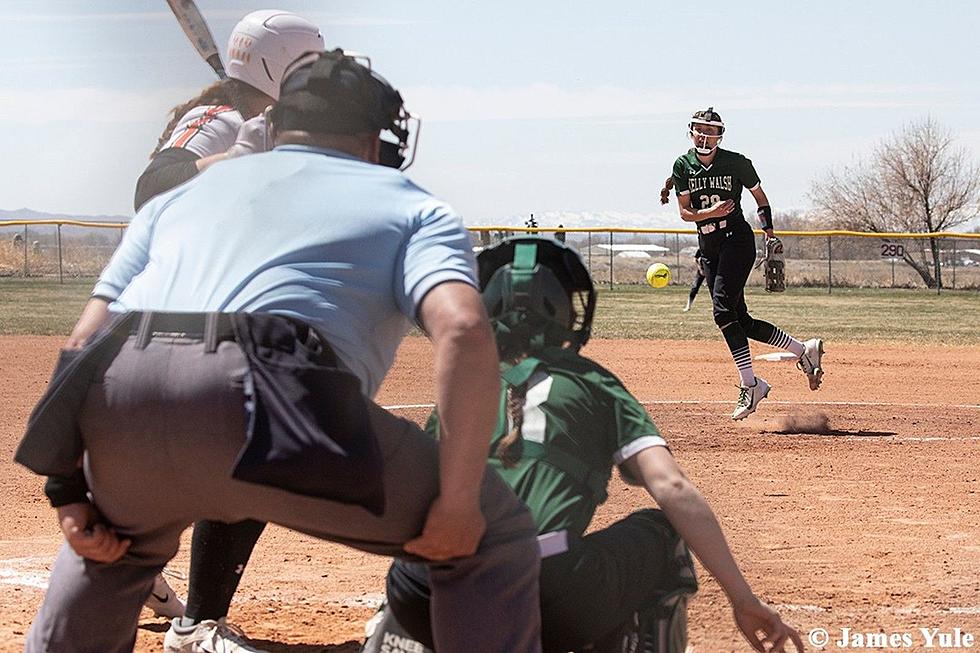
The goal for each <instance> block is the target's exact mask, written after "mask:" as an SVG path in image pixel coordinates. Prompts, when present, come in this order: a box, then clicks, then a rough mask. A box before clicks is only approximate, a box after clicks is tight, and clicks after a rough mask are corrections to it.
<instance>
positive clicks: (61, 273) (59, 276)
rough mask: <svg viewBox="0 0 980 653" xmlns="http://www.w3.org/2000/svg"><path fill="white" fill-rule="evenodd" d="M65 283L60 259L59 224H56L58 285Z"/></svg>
mask: <svg viewBox="0 0 980 653" xmlns="http://www.w3.org/2000/svg"><path fill="white" fill-rule="evenodd" d="M64 282H65V273H64V268H63V267H62V258H61V223H60V222H59V223H58V283H64Z"/></svg>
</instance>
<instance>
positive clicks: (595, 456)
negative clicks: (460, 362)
mask: <svg viewBox="0 0 980 653" xmlns="http://www.w3.org/2000/svg"><path fill="white" fill-rule="evenodd" d="M501 372H502V375H503V379H504V380H503V381H502V383H501V392H500V412H499V416H498V419H497V425H496V428H495V429H494V434H493V439H492V441H491V445H490V451H491V452H493V451H495V450H496V447H497V443H498V442H499V441H500V440H501V439H502V438H503V437H504V436H505V435H507V433H508V432H509V431H510V430H511V426H512V425H511V423H510V417H509V415H508V414H507V410H506V406H507V387H508V385H509V384H510V383H514V384H515V385H519V384H520V383H521V382H523V381H526V382H527V394H526V399H525V402H524V416H523V417H524V421H523V425H522V428H521V432H522V434H523V442H522V446H523V449H522V454H521V458H520V460H518V461H517V464H516V465H515V466H514V467H511V468H506V467H504V466H503V464H502V463H501V462H500V460H498V459H497V458H495V457H491V458H490V461H489V463H490V466H491V467H493V468H494V469H496V470H497V472H498V473H499V474H500V475H501V476H502V477H503V479H504V480H505V481H506V482H507V484H508V485H510V486H511V488H513V490H514V492H515V493H516V494H517V496H518V497H520V498H521V500H522V501H524V503H525V504H527V506H528V508H530V510H531V514H532V515H533V516H534V521H535V523H536V524H537V525H538V532H539V533H550V532H552V531H557V530H561V529H567V530H568V532H569V535H571V536H579V535H581V534H582V533H583V532H584V531H585V529H586V527H587V526H588V525H589V522H590V521H591V520H592V516H593V514H594V513H595V510H596V508H597V507H598V506H599V505H600V504H601V503H602V502H603V501H605V499H606V485H607V484H608V482H609V479H610V477H611V475H612V467H613V465H619V464H621V463H622V462H623V461H625V460H627V459H628V458H630V457H632V456H633V455H635V454H636V453H638V452H639V451H641V450H643V449H646V448H648V447H653V446H667V443H666V442H665V441H664V439H663V437H662V436H661V435H660V432H659V431H658V430H657V427H656V426H655V425H654V423H653V422H652V421H651V419H650V417H649V415H647V412H646V410H645V409H644V408H643V406H641V405H640V403H639V402H638V401H637V400H636V399H635V398H634V397H633V396H632V395H631V394H630V393H629V391H627V390H626V388H624V387H623V384H622V383H621V382H620V381H619V379H617V378H616V376H615V375H614V374H612V373H611V372H609V371H608V370H606V369H604V368H603V367H602V366H600V365H599V364H597V363H595V362H593V361H591V360H589V359H587V358H583V357H582V356H579V355H578V354H576V353H575V352H572V351H570V350H568V349H561V348H558V347H551V348H547V349H545V350H543V351H542V352H539V353H538V355H537V356H536V357H535V358H530V359H527V360H525V361H524V362H522V363H521V364H519V365H518V366H513V365H508V364H501ZM515 373H516V375H515ZM426 428H427V430H429V432H430V433H433V434H435V433H436V432H437V430H438V417H437V416H436V414H435V413H433V414H432V416H431V417H430V418H429V423H428V425H427V426H426Z"/></svg>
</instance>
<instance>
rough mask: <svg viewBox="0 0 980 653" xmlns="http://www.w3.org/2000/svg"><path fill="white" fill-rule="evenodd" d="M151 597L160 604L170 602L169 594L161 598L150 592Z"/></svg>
mask: <svg viewBox="0 0 980 653" xmlns="http://www.w3.org/2000/svg"><path fill="white" fill-rule="evenodd" d="M150 595H151V596H152V597H153V598H155V599H156V600H157V601H159V602H160V603H166V602H167V601H169V600H170V595H169V594H164V595H163V596H160V595H159V594H157V593H156V592H150Z"/></svg>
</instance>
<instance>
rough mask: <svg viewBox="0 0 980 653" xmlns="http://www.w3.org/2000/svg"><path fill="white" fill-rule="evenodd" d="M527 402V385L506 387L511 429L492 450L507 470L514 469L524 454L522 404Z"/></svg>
mask: <svg viewBox="0 0 980 653" xmlns="http://www.w3.org/2000/svg"><path fill="white" fill-rule="evenodd" d="M526 400H527V383H522V384H521V385H518V386H507V416H508V417H509V418H510V423H511V424H512V427H511V429H510V432H508V433H507V435H505V436H504V437H503V438H501V440H500V442H498V443H497V448H496V449H495V450H494V455H495V456H496V457H497V458H498V459H499V460H500V462H501V463H502V464H503V466H504V467H505V468H507V469H510V468H511V467H514V466H515V465H516V464H517V462H518V461H519V460H520V459H521V454H522V453H524V433H523V431H522V429H523V427H524V402H525V401H526Z"/></svg>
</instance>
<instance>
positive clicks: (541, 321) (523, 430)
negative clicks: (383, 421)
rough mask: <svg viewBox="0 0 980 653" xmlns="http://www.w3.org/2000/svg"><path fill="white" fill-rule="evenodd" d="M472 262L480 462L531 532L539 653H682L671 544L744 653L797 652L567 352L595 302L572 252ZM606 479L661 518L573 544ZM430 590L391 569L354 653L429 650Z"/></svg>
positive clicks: (632, 409) (593, 367)
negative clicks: (492, 375)
mask: <svg viewBox="0 0 980 653" xmlns="http://www.w3.org/2000/svg"><path fill="white" fill-rule="evenodd" d="M478 263H479V277H480V287H481V289H482V292H483V302H484V304H485V305H486V307H487V310H488V312H489V314H490V320H491V323H492V324H493V327H494V331H495V334H496V339H497V348H498V351H499V352H500V357H501V361H502V363H501V373H502V375H501V376H502V381H501V386H500V414H499V415H498V418H497V426H496V428H495V430H494V435H493V438H492V440H491V445H490V451H491V452H492V453H491V455H490V460H489V463H490V466H491V467H493V468H494V469H495V470H496V471H497V472H498V473H499V474H500V475H501V476H502V477H503V479H504V480H505V481H506V482H507V484H508V485H510V486H511V487H512V488H513V489H514V491H515V492H516V493H517V495H518V497H520V498H521V499H522V500H523V501H524V502H525V503H526V504H527V505H528V507H529V508H530V509H531V514H532V515H533V516H534V519H535V522H536V524H537V526H538V532H539V533H540V535H539V537H538V540H539V545H540V548H541V554H542V558H543V559H542V563H541V581H540V582H541V620H542V645H543V650H544V651H552V652H555V653H559V652H567V651H572V650H574V651H593V652H596V653H600V652H601V653H613V652H616V653H622V652H624V651H635V652H636V653H661V652H663V653H666V652H674V651H677V652H683V651H684V650H685V648H686V644H687V628H686V605H687V598H688V597H689V596H690V595H691V594H693V593H694V592H696V591H697V581H696V579H695V575H694V567H693V565H692V564H691V559H690V555H689V554H688V551H687V546H686V545H685V542H687V543H688V544H690V547H691V549H693V550H694V552H695V553H696V554H697V555H698V557H699V558H700V559H701V561H702V562H703V563H704V566H705V567H707V569H708V570H709V571H710V572H711V573H712V574H713V575H714V576H715V578H716V579H717V580H718V582H719V583H720V584H721V585H722V587H723V588H724V589H725V592H726V594H727V596H728V597H729V600H731V602H732V607H733V609H734V616H735V621H736V623H737V624H738V627H739V629H740V630H741V631H742V633H743V634H744V635H745V637H746V638H747V639H748V641H749V642H750V643H751V644H752V646H753V648H755V650H757V651H764V650H769V651H776V652H779V651H783V650H785V646H786V643H787V641H792V642H794V643H795V645H796V648H797V650H803V647H802V643H801V642H800V639H799V635H798V634H797V633H796V631H795V630H794V629H793V628H791V627H790V626H788V625H786V624H785V623H783V621H782V620H781V619H780V617H779V615H778V614H777V613H776V612H774V611H773V610H772V609H771V608H769V607H768V606H766V605H765V604H763V603H762V602H761V601H760V600H759V599H758V598H757V597H756V596H755V594H753V592H752V590H751V589H750V587H749V585H748V584H747V583H746V581H745V579H744V578H743V577H742V574H741V572H740V571H739V569H738V566H737V565H736V563H735V560H734V559H733V558H732V554H731V551H730V550H729V548H728V545H727V544H726V542H725V537H724V535H723V534H722V531H721V528H720V527H719V525H718V521H717V520H716V518H715V516H714V515H713V514H712V512H711V509H710V507H709V506H708V504H707V503H706V502H705V500H704V497H702V496H701V494H700V493H699V492H698V491H697V489H696V488H695V487H694V485H693V484H692V483H691V482H690V480H688V478H687V477H686V476H685V475H684V472H683V471H681V469H680V467H678V465H677V463H676V462H675V460H674V458H673V456H672V455H671V452H670V450H669V449H668V448H667V443H666V441H665V440H664V438H663V436H662V435H661V434H660V432H659V431H658V429H657V427H656V426H655V425H654V423H653V422H652V421H651V420H650V417H649V416H648V414H647V412H646V410H645V409H644V408H643V407H642V406H641V405H640V404H639V402H637V401H636V399H635V398H634V397H633V396H632V395H631V394H630V393H629V391H627V390H626V388H625V387H623V385H622V383H621V382H620V381H619V379H617V378H616V377H615V376H614V375H613V374H612V373H610V372H609V371H608V370H605V369H603V368H602V367H601V366H599V365H598V364H597V363H595V362H593V361H592V360H590V359H588V358H584V357H583V356H581V355H580V354H579V353H578V351H579V348H580V347H582V346H583V345H584V344H585V343H586V342H587V341H588V339H589V333H590V330H591V324H592V316H593V312H594V308H595V296H596V295H595V289H594V287H593V284H592V280H591V278H590V277H589V273H588V271H587V270H586V268H585V266H584V265H583V264H582V260H581V258H580V257H579V256H578V254H576V253H575V252H574V251H573V250H571V249H569V248H567V247H566V246H564V245H562V244H560V243H558V242H556V241H553V240H549V239H541V238H534V237H520V238H514V239H510V240H506V241H504V242H502V243H501V244H499V245H497V246H496V247H493V248H491V249H487V250H484V251H483V252H481V253H480V255H479V257H478ZM439 427H440V422H439V417H438V415H436V414H435V413H434V414H433V415H432V416H431V417H430V419H429V424H428V426H427V430H428V431H429V432H430V433H433V434H438V432H439ZM614 466H617V467H618V468H619V470H620V472H621V474H622V475H623V478H624V479H626V480H627V482H629V483H632V484H635V485H642V486H644V487H645V488H646V489H647V491H648V492H649V493H650V495H651V496H652V497H653V498H654V499H655V500H656V501H657V503H658V504H659V505H660V506H661V507H662V508H663V512H661V511H660V510H653V509H644V510H638V511H636V512H634V513H633V514H631V515H629V516H627V517H625V518H624V519H622V520H620V521H618V522H616V523H614V524H612V525H610V526H608V527H607V528H604V529H602V530H600V531H597V532H593V533H590V534H589V535H583V533H584V531H585V529H586V527H587V526H588V525H589V522H590V521H591V520H592V516H593V514H594V513H595V510H596V508H597V507H598V506H599V505H600V504H601V503H602V502H604V501H605V499H606V485H607V483H608V481H609V479H610V476H611V474H612V468H613V467H614ZM674 525H676V530H675V528H674ZM681 538H683V539H681ZM429 587H430V581H429V573H428V571H427V570H426V569H425V567H424V566H423V565H420V564H417V563H412V562H405V563H403V562H401V561H399V562H396V563H395V564H394V565H392V567H391V569H390V570H389V572H388V583H387V590H388V604H387V605H386V606H383V607H382V609H381V610H380V611H379V613H378V614H377V615H376V616H375V618H374V619H373V620H372V623H371V624H369V628H370V627H373V630H372V633H371V634H370V636H369V638H368V641H367V643H366V644H365V647H364V651H365V652H366V653H367V652H370V653H380V652H381V651H414V652H417V653H420V652H421V651H422V650H423V648H422V647H423V646H425V647H428V648H430V649H431V648H432V636H431V632H430V629H429V618H430V600H429V596H430V590H429ZM439 609H440V607H439V605H437V604H435V603H432V604H431V610H432V611H433V612H435V611H438V610H439ZM514 618H515V619H520V618H521V615H518V614H515V615H514ZM758 633H762V635H761V636H760V635H759V634H758ZM764 646H768V647H770V648H768V649H766V648H764ZM473 650H480V646H479V643H478V642H475V641H474V642H473ZM791 650H792V649H791Z"/></svg>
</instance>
